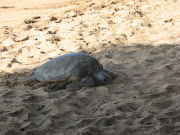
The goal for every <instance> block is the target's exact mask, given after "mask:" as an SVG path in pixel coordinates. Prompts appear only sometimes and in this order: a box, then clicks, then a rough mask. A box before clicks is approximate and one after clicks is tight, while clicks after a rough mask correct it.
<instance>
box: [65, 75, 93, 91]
mask: <svg viewBox="0 0 180 135" xmlns="http://www.w3.org/2000/svg"><path fill="white" fill-rule="evenodd" d="M92 86H95V82H94V79H93V78H92V77H90V76H86V77H84V78H82V79H81V81H80V82H72V83H70V84H68V85H67V86H66V88H75V89H80V88H83V87H92Z"/></svg>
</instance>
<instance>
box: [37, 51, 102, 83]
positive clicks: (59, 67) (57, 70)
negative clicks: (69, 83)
mask: <svg viewBox="0 0 180 135" xmlns="http://www.w3.org/2000/svg"><path fill="white" fill-rule="evenodd" d="M96 65H97V66H96ZM97 67H98V68H102V65H101V64H100V63H99V61H98V60H96V59H95V58H93V57H92V56H90V55H88V54H84V53H71V54H65V55H62V56H59V57H57V58H54V59H52V60H50V61H48V62H46V63H44V64H43V65H41V66H40V67H38V68H37V69H36V71H35V79H36V80H39V81H57V80H58V81H66V80H67V79H68V78H69V77H70V76H71V75H72V73H73V72H74V71H81V70H82V71H85V72H88V73H86V74H91V73H92V72H90V70H91V71H92V70H96V69H95V68H97ZM87 69H89V70H87Z"/></svg>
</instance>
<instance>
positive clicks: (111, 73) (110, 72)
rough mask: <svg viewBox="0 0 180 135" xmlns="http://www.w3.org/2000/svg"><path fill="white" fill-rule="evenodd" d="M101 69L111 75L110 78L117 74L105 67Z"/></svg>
mask: <svg viewBox="0 0 180 135" xmlns="http://www.w3.org/2000/svg"><path fill="white" fill-rule="evenodd" d="M103 71H104V72H105V73H106V74H108V75H110V76H111V77H112V79H115V78H116V77H117V76H118V74H117V73H115V72H113V71H109V70H107V69H103Z"/></svg>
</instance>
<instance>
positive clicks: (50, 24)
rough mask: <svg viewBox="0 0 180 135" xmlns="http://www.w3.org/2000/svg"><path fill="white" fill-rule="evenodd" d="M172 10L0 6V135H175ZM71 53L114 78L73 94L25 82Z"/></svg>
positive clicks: (172, 4)
mask: <svg viewBox="0 0 180 135" xmlns="http://www.w3.org/2000/svg"><path fill="white" fill-rule="evenodd" d="M178 4H179V1H168V0H167V1H153V2H151V1H135V2H134V1H113V0H109V1H107V0H106V1H103V0H102V1H93V0H92V1H91V0H89V1H80V0H79V1H70V2H69V1H68V2H63V4H62V3H58V2H57V1H53V3H51V4H48V5H47V3H45V5H41V4H40V3H39V5H38V4H36V5H34V3H33V6H32V5H28V6H24V5H26V4H24V5H23V4H22V5H23V6H16V5H13V3H12V4H8V5H6V4H5V5H4V6H2V7H1V8H0V11H1V10H2V11H3V12H6V13H7V14H8V15H10V14H9V13H11V15H12V16H13V17H12V19H11V17H10V16H9V17H8V18H7V17H4V18H3V17H2V21H1V22H2V23H1V25H0V26H2V27H1V29H0V33H1V34H0V62H1V67H0V70H1V72H0V106H1V107H0V134H2V135H15V134H16V135H36V134H38V135H120V134H122V135H178V134H180V126H179V125H180V115H179V114H180V107H179V105H180V91H179V89H180V84H179V81H180V63H179V62H180V52H179V50H180V40H179V38H178V37H179V35H180V33H179V30H178V29H179V16H178V15H179V12H178ZM10 7H11V8H10ZM23 7H24V8H23ZM47 11H48V13H47ZM20 12H23V13H24V14H23V15H22V16H21V17H20V18H19V17H18V15H17V16H15V14H17V13H20ZM29 13H32V14H29ZM27 14H28V16H26V15H27ZM0 15H1V14H0ZM14 18H16V19H15V20H13V19H14ZM3 19H4V20H3ZM6 19H7V20H6ZM5 24H6V25H5ZM71 52H84V53H88V54H91V55H92V56H94V57H96V58H97V59H98V60H99V61H100V62H101V63H102V64H103V66H104V68H106V69H109V70H112V71H115V72H117V73H118V74H119V75H118V77H117V78H116V79H115V80H114V81H113V82H112V83H111V84H109V85H106V86H98V87H90V88H82V89H80V90H72V89H71V90H70V89H65V87H64V85H63V84H58V83H56V82H54V83H47V82H38V81H33V80H29V77H31V76H33V74H34V70H35V68H36V67H38V66H39V65H41V64H42V63H44V62H46V61H48V60H50V59H52V58H55V57H57V56H59V55H62V54H67V53H71Z"/></svg>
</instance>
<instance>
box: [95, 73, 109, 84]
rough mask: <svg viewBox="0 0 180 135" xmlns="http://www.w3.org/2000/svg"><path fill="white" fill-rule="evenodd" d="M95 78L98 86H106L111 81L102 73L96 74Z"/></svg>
mask: <svg viewBox="0 0 180 135" xmlns="http://www.w3.org/2000/svg"><path fill="white" fill-rule="evenodd" d="M95 78H96V82H97V84H98V85H106V84H109V83H110V82H111V81H112V77H111V76H110V75H108V74H107V73H105V72H104V71H100V72H98V73H97V74H96V76H95Z"/></svg>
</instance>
